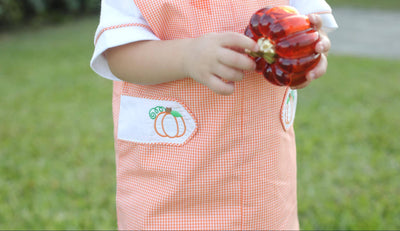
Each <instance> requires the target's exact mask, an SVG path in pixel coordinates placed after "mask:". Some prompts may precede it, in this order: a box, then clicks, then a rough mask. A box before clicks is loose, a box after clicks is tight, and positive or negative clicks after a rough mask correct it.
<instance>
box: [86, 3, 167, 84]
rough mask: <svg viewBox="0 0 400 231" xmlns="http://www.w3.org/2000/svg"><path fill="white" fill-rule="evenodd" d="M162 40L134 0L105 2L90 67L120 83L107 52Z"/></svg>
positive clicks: (102, 5)
mask: <svg viewBox="0 0 400 231" xmlns="http://www.w3.org/2000/svg"><path fill="white" fill-rule="evenodd" d="M143 40H159V38H157V37H156V36H155V35H154V33H153V32H152V31H151V28H150V26H149V24H148V23H147V22H146V20H145V19H144V17H143V15H142V14H141V13H140V11H139V9H138V7H137V6H136V5H135V3H134V1H132V0H102V2H101V14H100V23H99V25H98V27H97V30H96V33H95V37H94V44H95V49H94V53H93V56H92V59H91V61H90V67H91V68H92V69H93V70H94V71H95V72H96V73H97V74H99V75H100V76H102V77H104V78H107V79H111V80H116V81H119V79H118V78H117V77H116V76H115V75H114V74H113V73H112V72H111V70H110V67H109V65H108V62H107V59H106V58H105V57H104V55H103V53H104V52H105V51H106V50H107V49H109V48H112V47H116V46H121V45H124V44H128V43H132V42H137V41H143Z"/></svg>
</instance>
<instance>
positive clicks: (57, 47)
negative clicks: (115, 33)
mask: <svg viewBox="0 0 400 231" xmlns="http://www.w3.org/2000/svg"><path fill="white" fill-rule="evenodd" d="M95 28H96V21H95V20H94V19H90V20H83V21H82V22H80V23H79V24H77V23H70V24H66V25H63V26H58V27H48V28H45V29H42V30H40V31H20V32H18V33H16V34H9V35H2V36H1V38H0V66H1V68H0V79H1V84H0V98H1V101H0V108H1V110H0V121H1V122H0V123H1V126H0V127H1V130H0V147H1V148H0V175H1V177H0V185H1V186H0V188H1V189H0V198H2V203H1V204H0V229H113V228H116V219H115V215H114V213H115V205H114V195H115V174H114V171H115V170H114V169H115V168H114V152H113V143H112V139H113V136H112V119H111V118H112V114H111V98H110V97H111V82H110V81H106V80H103V79H101V78H98V77H97V76H96V75H95V74H94V73H93V72H92V71H91V70H90V68H89V67H88V62H89V59H90V56H91V52H92V47H93V45H92V37H93V33H94V30H95Z"/></svg>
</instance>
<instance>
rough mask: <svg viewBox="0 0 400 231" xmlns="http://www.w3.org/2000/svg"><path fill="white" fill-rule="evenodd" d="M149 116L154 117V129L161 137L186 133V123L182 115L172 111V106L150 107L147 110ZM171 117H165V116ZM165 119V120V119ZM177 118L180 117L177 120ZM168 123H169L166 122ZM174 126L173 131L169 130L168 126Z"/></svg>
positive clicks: (174, 136) (179, 135)
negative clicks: (148, 110) (174, 129)
mask: <svg viewBox="0 0 400 231" xmlns="http://www.w3.org/2000/svg"><path fill="white" fill-rule="evenodd" d="M149 115H150V118H152V119H154V130H155V132H156V133H157V134H158V135H159V136H161V137H168V138H179V137H182V136H183V135H185V133H186V124H185V120H184V119H183V117H182V115H181V114H180V113H179V112H177V111H173V110H172V108H164V107H161V106H158V107H155V108H152V109H151V110H150V112H149ZM169 117H170V118H172V119H167V118H169ZM166 119H167V121H166ZM178 119H180V120H179V121H178ZM166 123H169V124H166ZM171 123H172V124H171ZM171 126H176V134H175V132H174V131H173V132H171V131H170V130H169V129H168V128H170V127H171Z"/></svg>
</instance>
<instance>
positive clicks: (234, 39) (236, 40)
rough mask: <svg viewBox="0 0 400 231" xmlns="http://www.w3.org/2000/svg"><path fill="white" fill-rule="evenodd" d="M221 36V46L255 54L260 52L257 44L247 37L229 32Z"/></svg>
mask: <svg viewBox="0 0 400 231" xmlns="http://www.w3.org/2000/svg"><path fill="white" fill-rule="evenodd" d="M221 36H222V38H221V46H224V47H236V48H242V49H243V50H245V49H248V50H251V51H254V52H257V51H258V50H259V47H258V45H257V43H256V42H255V41H254V40H253V39H251V38H249V37H247V36H245V35H242V34H239V33H235V32H227V33H223V34H221Z"/></svg>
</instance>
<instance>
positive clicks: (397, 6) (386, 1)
mask: <svg viewBox="0 0 400 231" xmlns="http://www.w3.org/2000/svg"><path fill="white" fill-rule="evenodd" d="M326 1H327V2H328V3H329V4H330V5H331V6H332V7H337V6H340V7H348V6H350V7H355V8H371V9H383V10H397V11H398V10H400V1H399V0H380V1H376V0H326Z"/></svg>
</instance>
